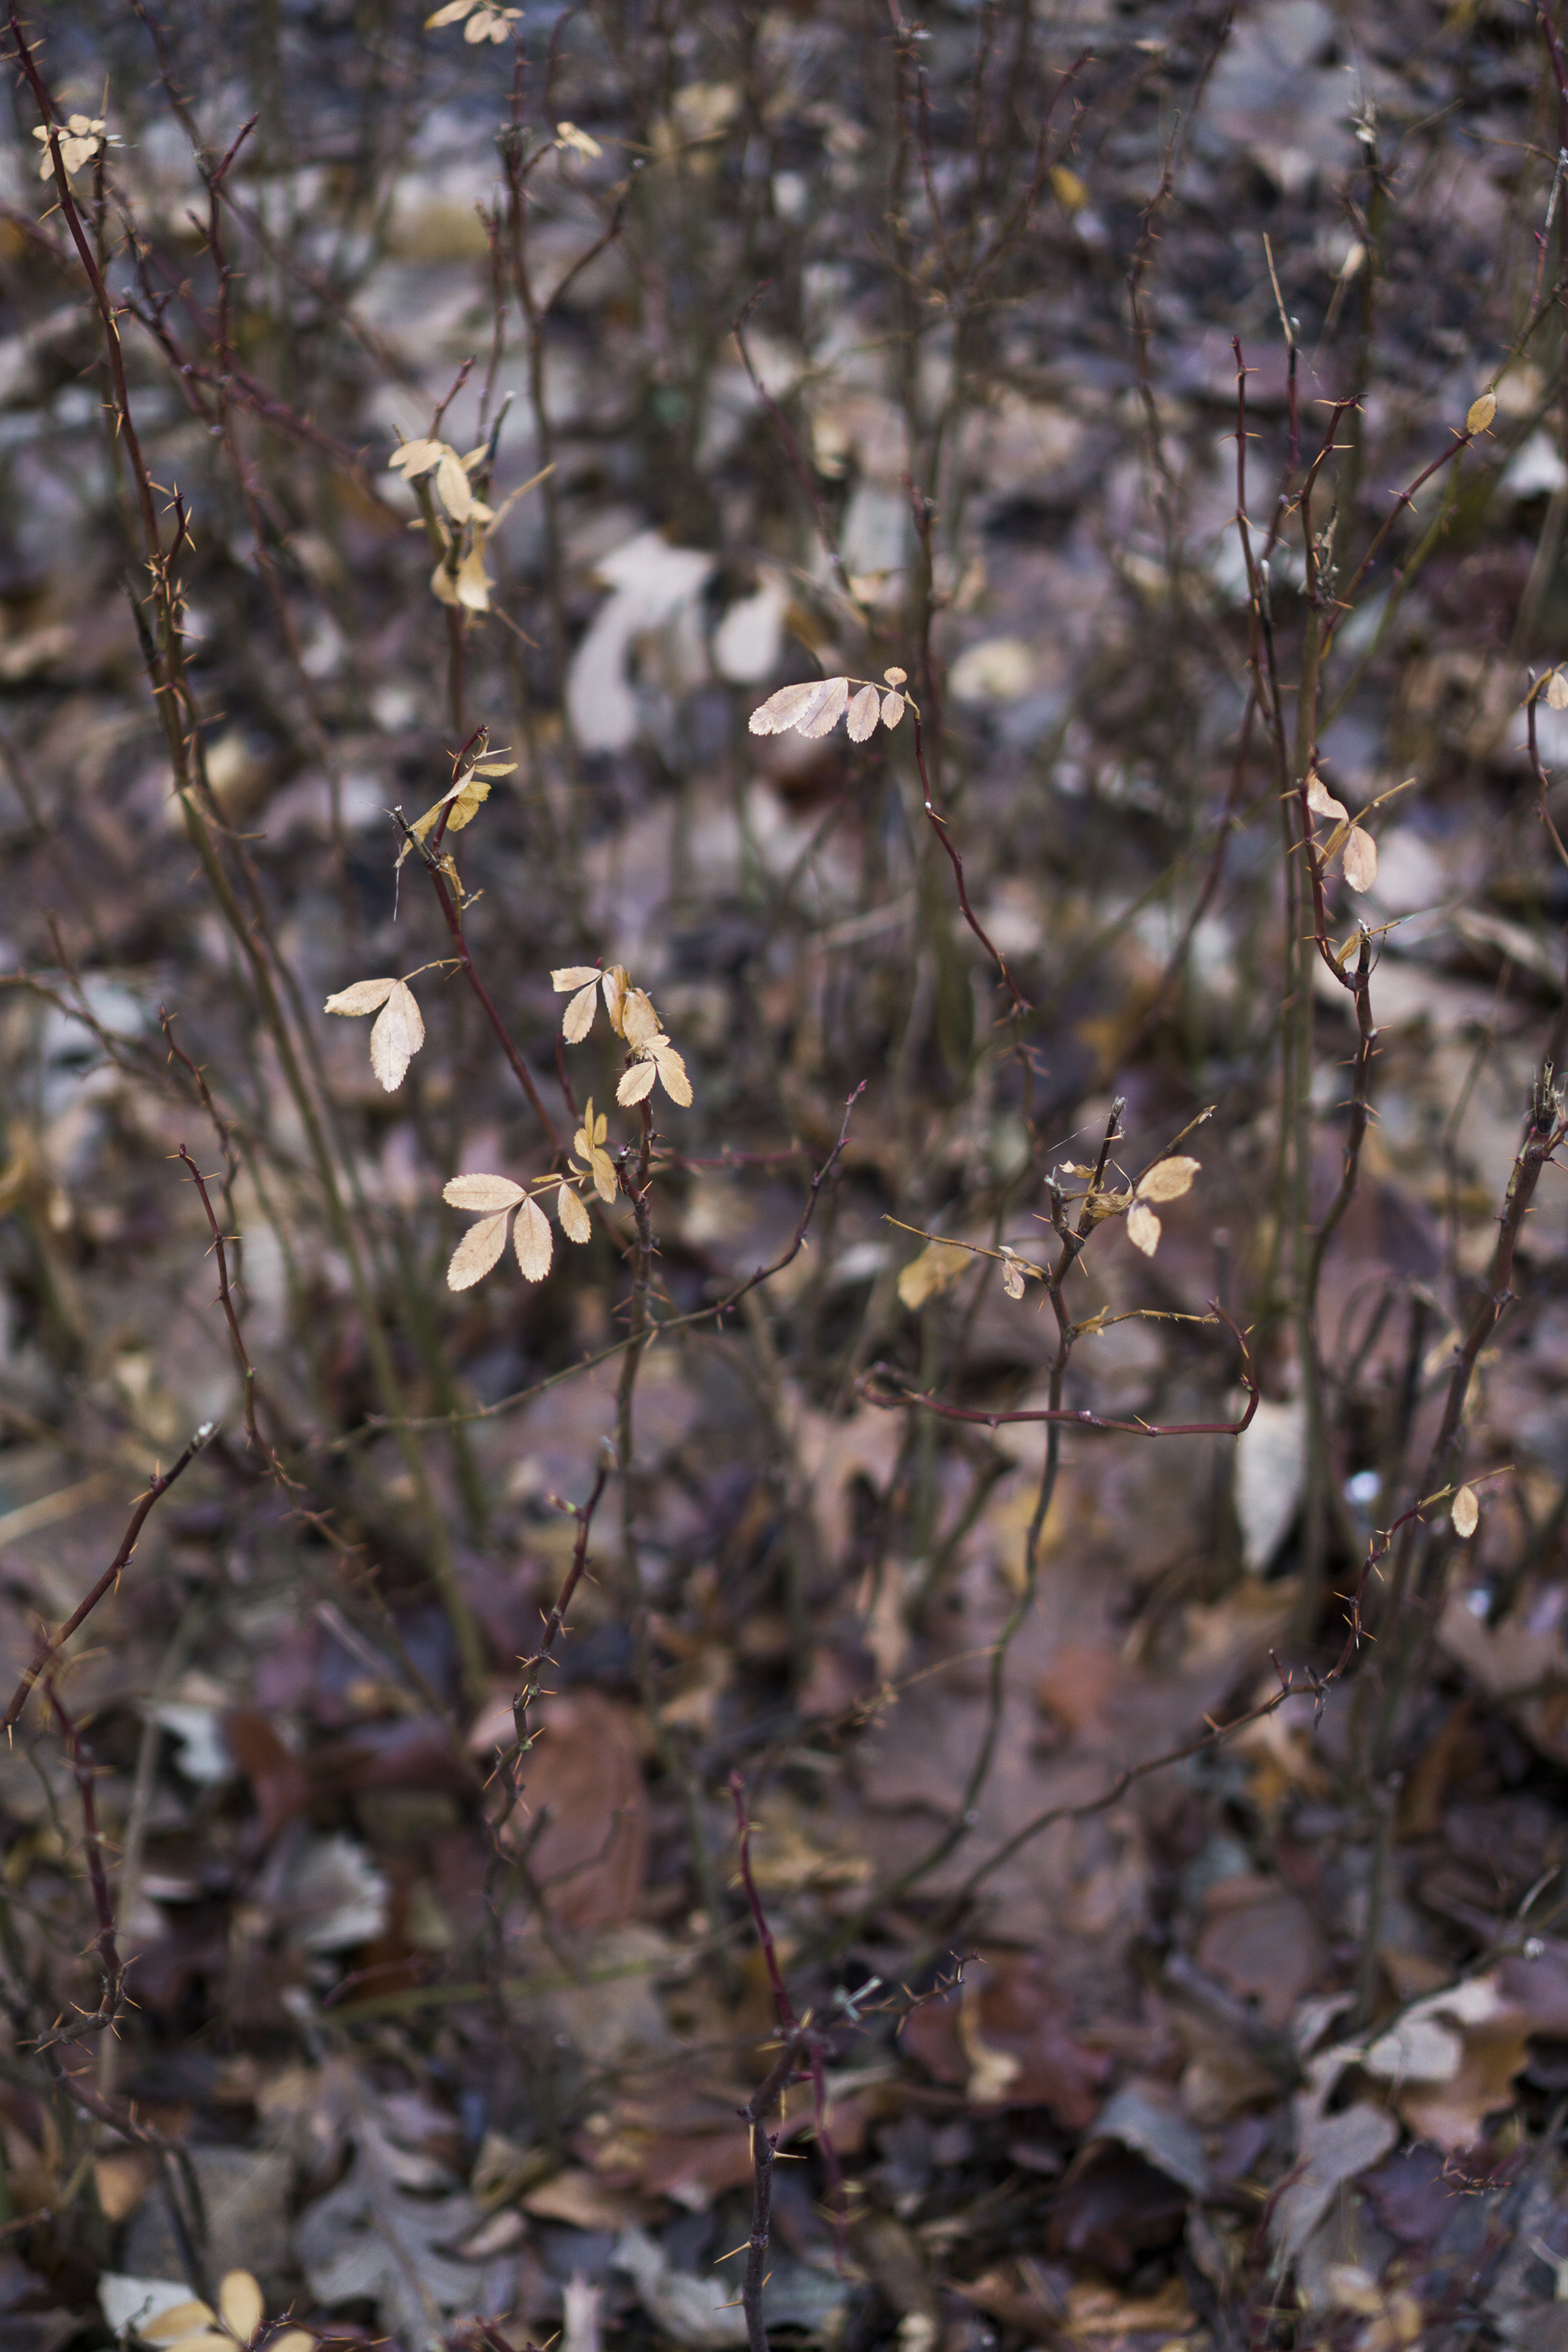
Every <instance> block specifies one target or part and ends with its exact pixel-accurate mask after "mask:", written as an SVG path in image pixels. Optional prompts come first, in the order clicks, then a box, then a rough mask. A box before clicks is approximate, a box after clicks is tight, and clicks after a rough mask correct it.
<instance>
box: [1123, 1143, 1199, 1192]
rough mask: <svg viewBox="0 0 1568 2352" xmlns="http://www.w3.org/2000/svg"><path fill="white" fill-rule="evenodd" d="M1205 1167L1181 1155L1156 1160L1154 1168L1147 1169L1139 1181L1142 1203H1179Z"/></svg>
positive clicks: (1190, 1189)
mask: <svg viewBox="0 0 1568 2352" xmlns="http://www.w3.org/2000/svg"><path fill="white" fill-rule="evenodd" d="M1202 1166H1203V1162H1202V1160H1187V1159H1184V1158H1183V1157H1182V1155H1181V1154H1180V1153H1177V1154H1175V1155H1174V1156H1173V1158H1171V1159H1169V1160H1155V1162H1154V1165H1153V1166H1152V1168H1148V1169H1145V1170H1144V1171H1143V1173H1142V1176H1140V1178H1139V1179H1138V1198H1139V1199H1140V1200H1141V1201H1179V1200H1180V1199H1181V1197H1182V1195H1183V1193H1184V1192H1191V1191H1192V1189H1193V1178H1194V1176H1195V1175H1196V1174H1197V1172H1198V1170H1199V1169H1200V1168H1201V1167H1202Z"/></svg>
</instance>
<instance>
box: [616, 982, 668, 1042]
mask: <svg viewBox="0 0 1568 2352" xmlns="http://www.w3.org/2000/svg"><path fill="white" fill-rule="evenodd" d="M621 1034H622V1036H623V1037H624V1038H625V1039H626V1043H627V1045H630V1046H633V1047H634V1048H635V1047H640V1046H643V1045H652V1043H653V1041H654V1039H655V1038H656V1037H657V1036H658V1034H659V1026H658V1013H656V1012H655V1011H654V1009H653V999H652V998H651V997H650V996H649V994H648V992H647V989H646V988H631V989H628V990H627V991H626V1003H624V1004H623V1005H622V1007H621Z"/></svg>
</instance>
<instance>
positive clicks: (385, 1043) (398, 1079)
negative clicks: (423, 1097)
mask: <svg viewBox="0 0 1568 2352" xmlns="http://www.w3.org/2000/svg"><path fill="white" fill-rule="evenodd" d="M424 1043H425V1023H424V1020H423V1018H422V1017H421V1015H420V1011H419V1007H418V1005H417V1004H416V1003H415V1002H414V991H413V990H412V989H411V988H410V987H409V985H408V982H406V981H405V980H397V981H394V982H393V984H392V992H391V994H390V995H389V996H388V998H387V1000H386V1003H385V1006H384V1009H383V1011H382V1013H381V1016H380V1018H379V1019H378V1021H377V1022H376V1024H375V1027H374V1029H373V1030H372V1031H371V1033H370V1066H371V1068H372V1069H373V1070H374V1072H375V1075H376V1076H377V1077H378V1078H379V1079H380V1080H381V1083H382V1085H383V1086H384V1087H385V1089H386V1091H387V1093H388V1094H389V1095H390V1094H395V1092H396V1090H397V1088H398V1087H400V1086H401V1085H402V1084H403V1081H404V1079H405V1077H406V1076H407V1075H408V1065H409V1063H410V1062H411V1061H412V1060H413V1059H414V1056H415V1055H416V1053H417V1052H418V1051H419V1048H420V1046H421V1045H423V1044H424Z"/></svg>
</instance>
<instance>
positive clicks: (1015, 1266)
mask: <svg viewBox="0 0 1568 2352" xmlns="http://www.w3.org/2000/svg"><path fill="white" fill-rule="evenodd" d="M1002 1287H1003V1289H1004V1290H1005V1292H1006V1294H1007V1296H1008V1297H1009V1298H1022V1297H1023V1296H1024V1268H1023V1265H1022V1263H1021V1261H1020V1260H1019V1259H1018V1258H1016V1257H1015V1255H1013V1252H1012V1251H1011V1250H1004V1252H1003V1253H1002Z"/></svg>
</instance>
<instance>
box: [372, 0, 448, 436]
mask: <svg viewBox="0 0 1568 2352" xmlns="http://www.w3.org/2000/svg"><path fill="white" fill-rule="evenodd" d="M431 21H432V22H435V21H436V20H435V19H434V18H432V20H431ZM445 446H446V444H445V443H444V442H441V441H429V440H425V439H423V438H421V439H419V440H417V441H405V442H404V443H403V444H402V445H401V446H400V447H399V448H397V449H395V450H394V452H393V454H392V457H391V458H390V459H389V460H388V463H387V468H386V470H387V472H388V473H389V474H401V475H402V476H403V478H404V480H405V482H412V481H414V480H415V479H416V478H417V477H418V476H419V475H420V474H427V473H428V472H429V471H430V468H431V467H432V466H438V465H439V464H440V462H441V452H442V450H443V448H444V447H445Z"/></svg>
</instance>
